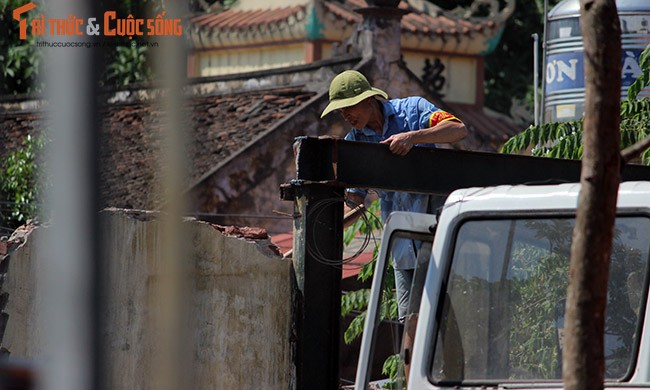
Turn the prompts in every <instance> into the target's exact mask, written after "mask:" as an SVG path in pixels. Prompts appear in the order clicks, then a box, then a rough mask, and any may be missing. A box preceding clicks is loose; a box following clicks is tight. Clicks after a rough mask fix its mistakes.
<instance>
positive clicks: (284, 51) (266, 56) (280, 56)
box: [196, 44, 305, 77]
mask: <svg viewBox="0 0 650 390" xmlns="http://www.w3.org/2000/svg"><path fill="white" fill-rule="evenodd" d="M197 57H198V58H197V62H196V64H197V65H196V66H198V70H199V74H198V75H199V76H200V77H205V76H219V75H225V74H233V73H243V72H252V71H256V70H263V69H271V68H281V67H285V66H294V65H300V64H304V62H305V49H304V46H303V45H300V44H296V45H290V46H282V47H279V46H275V47H263V48H257V49H240V50H219V51H206V52H202V53H199V54H198V55H197Z"/></svg>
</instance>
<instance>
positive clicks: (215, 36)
mask: <svg viewBox="0 0 650 390" xmlns="http://www.w3.org/2000/svg"><path fill="white" fill-rule="evenodd" d="M319 4H321V5H322V9H323V13H322V19H323V20H321V21H320V22H321V23H322V22H323V21H325V20H329V21H338V22H339V24H338V25H337V27H334V28H326V29H325V30H324V31H321V33H322V34H325V36H324V37H323V38H325V39H333V40H340V39H344V38H347V35H346V36H341V34H342V33H343V32H344V30H345V31H347V33H350V32H351V31H352V30H351V29H352V28H353V26H355V25H356V24H357V23H359V22H360V21H361V20H362V17H361V15H360V14H359V13H357V12H355V10H357V9H360V8H366V7H368V4H367V2H366V1H365V0H340V1H337V0H324V1H322V2H320V3H319ZM399 8H401V9H402V10H405V11H408V13H406V15H405V16H404V17H403V18H402V20H401V28H402V32H403V33H407V34H411V35H415V36H419V37H429V38H434V37H435V38H436V39H445V38H446V37H456V38H462V37H464V36H469V35H471V34H472V33H482V34H486V35H488V36H489V35H492V34H494V33H495V31H496V29H497V28H499V27H501V25H502V23H501V22H500V21H499V20H501V19H498V18H495V19H485V20H476V21H473V20H466V19H460V18H455V17H452V16H447V15H445V14H444V13H443V12H442V11H439V12H438V11H435V12H431V11H430V12H424V11H421V10H418V9H416V8H414V7H412V6H411V5H409V4H408V3H407V2H406V1H402V2H401V3H400V6H399ZM311 12H312V11H311V10H308V9H307V6H306V5H297V6H292V7H284V8H271V9H264V10H262V9H260V10H235V9H231V10H227V11H225V12H221V13H207V14H199V15H194V16H192V17H190V18H189V23H190V29H189V32H190V37H191V39H192V42H193V44H194V47H195V48H208V47H224V46H227V45H229V44H232V45H241V44H252V43H260V42H269V41H277V40H283V39H285V40H286V39H304V38H307V35H308V32H307V31H308V30H310V29H309V28H308V27H307V25H308V24H310V23H312V22H313V21H311V18H310V17H307V16H308V14H310V13H311ZM315 14H319V13H315ZM344 35H345V34H344Z"/></svg>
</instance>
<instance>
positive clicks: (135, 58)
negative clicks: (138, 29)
mask: <svg viewBox="0 0 650 390" xmlns="http://www.w3.org/2000/svg"><path fill="white" fill-rule="evenodd" d="M146 54H147V47H145V46H137V45H135V46H118V47H116V48H115V59H114V61H113V62H112V63H110V64H109V65H108V69H107V75H106V77H107V81H108V83H109V84H115V85H128V84H132V83H137V82H145V81H149V80H150V79H151V75H152V72H151V68H150V67H149V65H148V63H147V56H146Z"/></svg>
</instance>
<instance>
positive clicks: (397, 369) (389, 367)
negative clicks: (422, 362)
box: [381, 354, 404, 389]
mask: <svg viewBox="0 0 650 390" xmlns="http://www.w3.org/2000/svg"><path fill="white" fill-rule="evenodd" d="M403 372H404V364H402V359H401V358H400V356H399V354H395V355H391V356H389V357H388V358H387V359H386V360H385V361H384V365H383V366H382V367H381V373H382V374H384V375H387V376H388V377H389V378H390V379H391V382H390V383H388V384H387V385H386V386H385V387H384V388H387V389H394V388H395V383H397V380H398V376H399V374H400V373H403Z"/></svg>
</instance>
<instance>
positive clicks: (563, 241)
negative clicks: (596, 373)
mask: <svg viewBox="0 0 650 390" xmlns="http://www.w3.org/2000/svg"><path fill="white" fill-rule="evenodd" d="M574 222H575V221H574V220H573V219H571V218H555V219H552V218H548V219H500V220H470V221H466V222H464V223H463V224H462V225H461V226H460V229H459V230H458V233H457V238H456V243H455V246H454V251H453V255H452V262H451V267H450V270H449V276H448V278H447V280H446V283H445V287H443V290H444V291H443V292H442V294H441V300H442V302H441V306H439V307H441V310H440V312H439V318H440V321H439V327H438V334H437V336H436V338H435V340H436V342H435V345H434V346H433V348H434V353H433V359H432V366H431V375H430V378H431V380H432V381H433V382H434V383H436V384H444V383H459V382H470V383H471V382H476V381H479V382H488V383H492V382H499V381H521V380H526V381H530V380H561V378H562V373H561V366H562V365H561V362H562V339H563V331H564V318H563V317H564V303H565V296H566V290H567V283H568V279H567V275H568V265H569V256H570V249H571V236H572V232H573V226H574ZM649 237H650V219H649V218H647V217H636V216H629V217H619V218H618V220H617V222H616V226H615V238H614V243H613V249H612V259H611V264H610V276H609V286H608V301H607V312H606V324H605V333H606V335H605V359H606V360H605V365H606V373H605V374H606V378H608V379H619V380H620V379H624V378H625V377H626V376H627V375H628V373H631V372H632V369H633V364H634V362H635V360H634V356H635V354H636V348H637V347H636V345H637V343H638V338H639V337H640V335H639V334H638V332H639V329H640V326H639V321H640V318H642V316H643V311H644V310H645V292H646V291H647V290H648V288H647V283H648V281H647V274H648V272H647V268H648V256H649V241H650V240H648V238H649Z"/></svg>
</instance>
